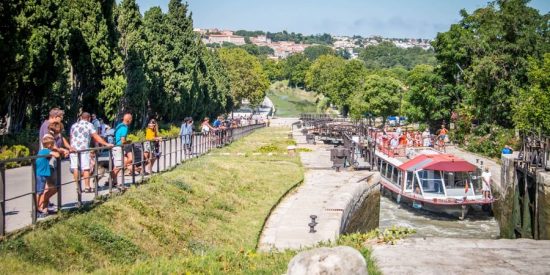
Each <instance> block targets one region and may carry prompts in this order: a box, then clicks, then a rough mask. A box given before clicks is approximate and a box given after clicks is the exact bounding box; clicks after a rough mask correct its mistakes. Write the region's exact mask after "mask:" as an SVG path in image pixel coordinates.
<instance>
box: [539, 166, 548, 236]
mask: <svg viewBox="0 0 550 275" xmlns="http://www.w3.org/2000/svg"><path fill="white" fill-rule="evenodd" d="M537 183H538V190H537V192H538V194H537V196H538V203H537V210H538V233H539V236H538V239H541V240H550V173H549V172H546V171H540V172H537Z"/></svg>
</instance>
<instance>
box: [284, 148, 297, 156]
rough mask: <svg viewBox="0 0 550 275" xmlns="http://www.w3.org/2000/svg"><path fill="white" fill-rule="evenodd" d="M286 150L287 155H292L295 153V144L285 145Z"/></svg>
mask: <svg viewBox="0 0 550 275" xmlns="http://www.w3.org/2000/svg"><path fill="white" fill-rule="evenodd" d="M286 150H287V151H288V155H289V156H291V157H293V156H294V155H295V154H296V146H294V145H289V146H287V147H286Z"/></svg>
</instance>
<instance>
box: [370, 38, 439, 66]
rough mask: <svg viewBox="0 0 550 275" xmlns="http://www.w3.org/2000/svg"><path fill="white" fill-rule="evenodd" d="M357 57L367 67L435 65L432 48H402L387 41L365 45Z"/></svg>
mask: <svg viewBox="0 0 550 275" xmlns="http://www.w3.org/2000/svg"><path fill="white" fill-rule="evenodd" d="M359 58H360V59H361V60H363V61H365V66H367V68H369V69H383V68H393V67H405V68H407V69H412V68H413V67H414V66H416V65H419V64H429V65H435V63H436V60H435V55H434V52H433V50H423V49H422V48H418V47H414V48H407V49H402V48H398V47H397V46H395V44H393V43H392V42H389V41H385V42H382V43H380V44H378V45H371V46H367V47H366V48H365V49H362V50H360V51H359Z"/></svg>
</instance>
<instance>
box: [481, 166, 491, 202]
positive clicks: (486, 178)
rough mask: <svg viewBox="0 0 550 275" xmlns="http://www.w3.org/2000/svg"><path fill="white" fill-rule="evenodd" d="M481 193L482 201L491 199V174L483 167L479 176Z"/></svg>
mask: <svg viewBox="0 0 550 275" xmlns="http://www.w3.org/2000/svg"><path fill="white" fill-rule="evenodd" d="M481 192H482V193H483V198H484V199H490V198H491V172H489V168H487V167H485V170H484V171H483V173H482V174H481Z"/></svg>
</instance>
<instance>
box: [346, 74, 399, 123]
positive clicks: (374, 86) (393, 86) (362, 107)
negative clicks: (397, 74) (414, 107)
mask: <svg viewBox="0 0 550 275" xmlns="http://www.w3.org/2000/svg"><path fill="white" fill-rule="evenodd" d="M402 93H403V84H402V83H401V82H399V81H398V80H396V79H394V78H391V77H380V76H377V75H370V76H368V77H367V78H366V79H365V84H364V85H363V87H362V89H361V90H358V91H356V92H355V93H354V94H353V96H352V99H351V114H352V116H353V117H356V118H360V117H364V116H365V114H367V113H370V114H372V115H374V116H377V117H382V119H383V121H384V123H385V121H386V118H387V117H388V116H390V115H395V114H396V113H398V112H399V108H400V104H401V97H402V96H403V95H402Z"/></svg>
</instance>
